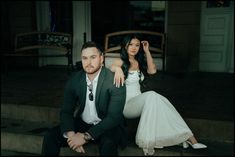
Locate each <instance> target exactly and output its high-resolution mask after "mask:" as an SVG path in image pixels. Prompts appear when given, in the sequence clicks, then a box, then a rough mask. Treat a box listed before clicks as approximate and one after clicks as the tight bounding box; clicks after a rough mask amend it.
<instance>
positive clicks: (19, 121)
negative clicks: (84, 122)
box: [1, 104, 234, 156]
mask: <svg viewBox="0 0 235 157" xmlns="http://www.w3.org/2000/svg"><path fill="white" fill-rule="evenodd" d="M185 121H186V123H187V124H188V125H189V127H190V128H191V129H192V131H193V133H194V134H195V136H196V137H197V139H198V140H199V141H202V142H204V143H205V144H206V145H208V147H209V148H210V146H209V143H214V142H215V143H223V144H222V145H223V147H224V145H225V144H227V145H228V147H229V148H230V145H232V146H233V141H234V134H233V132H234V123H233V122H230V121H213V120H205V119H190V118H186V119H185ZM58 123H59V108H52V107H45V106H44V107H40V106H27V105H16V104H1V150H2V151H3V152H4V151H5V152H6V151H8V152H9V151H12V152H19V153H26V154H28V153H29V154H35V155H39V154H40V153H41V145H42V140H43V134H44V132H45V131H46V130H47V129H48V128H49V127H53V126H55V125H56V124H58ZM136 123H137V121H136V120H130V121H128V125H130V127H131V128H135V127H136V126H135V125H136ZM133 135H134V134H133ZM133 137H134V136H133ZM215 148H216V146H213V147H211V148H210V149H211V151H209V152H207V151H205V150H200V151H199V150H197V151H195V150H192V149H187V150H185V149H183V148H182V147H179V146H173V147H166V148H164V149H158V150H157V152H156V153H155V155H157V156H159V155H161V156H182V155H188V156H194V155H195V156H196V155H205V154H208V153H213V152H216V151H218V150H214V149H215ZM226 148H227V147H226ZM229 148H227V149H228V151H226V152H227V153H231V154H233V152H231V151H232V150H233V149H229ZM85 149H86V150H88V152H87V153H86V154H85V156H87V155H88V156H93V155H95V156H97V155H98V148H97V146H96V145H94V144H88V145H86V146H85ZM226 152H219V153H221V154H222V155H223V154H225V153H226ZM13 154H14V153H13ZM60 155H61V156H84V154H80V153H77V152H74V151H72V150H70V149H69V148H62V149H61V153H60ZM119 155H120V156H143V152H142V150H141V149H140V148H138V147H137V146H136V145H135V143H134V140H133V141H132V142H131V143H130V144H129V145H128V147H127V148H126V149H124V150H119Z"/></svg>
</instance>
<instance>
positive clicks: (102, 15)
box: [91, 1, 165, 46]
mask: <svg viewBox="0 0 235 157" xmlns="http://www.w3.org/2000/svg"><path fill="white" fill-rule="evenodd" d="M156 7H157V8H156ZM164 23H165V8H160V9H159V8H158V6H156V5H155V6H153V3H152V1H91V34H92V36H91V38H92V40H93V41H95V42H97V43H99V44H101V45H102V46H104V38H105V34H107V33H111V32H115V31H123V30H148V31H157V32H162V33H164V31H165V28H164V27H165V26H164Z"/></svg>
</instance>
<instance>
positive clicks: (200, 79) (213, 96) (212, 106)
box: [1, 67, 234, 121]
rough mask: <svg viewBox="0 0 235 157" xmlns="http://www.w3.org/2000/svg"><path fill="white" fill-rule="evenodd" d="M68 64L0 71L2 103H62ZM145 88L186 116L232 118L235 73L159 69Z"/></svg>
mask: <svg viewBox="0 0 235 157" xmlns="http://www.w3.org/2000/svg"><path fill="white" fill-rule="evenodd" d="M70 76H71V74H70V75H68V73H67V71H66V68H63V67H46V68H40V69H27V70H22V69H15V70H11V71H9V72H8V73H7V74H5V73H2V75H1V103H16V104H24V105H41V106H42V105H45V106H54V107H60V105H61V103H62V100H63V91H64V85H65V83H66V80H67V79H68V78H69V77H70ZM145 85H146V86H145V89H144V90H149V89H153V90H155V91H156V92H158V93H160V94H162V95H164V96H165V97H167V98H168V99H169V100H170V102H171V103H172V104H173V105H174V106H175V107H176V109H177V110H178V111H179V112H180V114H181V115H182V116H183V117H188V118H202V119H212V120H228V121H233V114H234V111H233V110H234V105H233V104H234V97H233V95H234V76H233V74H228V73H203V72H201V73H199V72H195V73H187V74H171V73H161V72H159V73H157V74H156V75H155V76H153V77H151V78H149V79H148V81H147V82H146V84H145Z"/></svg>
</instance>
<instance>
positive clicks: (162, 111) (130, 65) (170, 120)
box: [110, 35, 207, 155]
mask: <svg viewBox="0 0 235 157" xmlns="http://www.w3.org/2000/svg"><path fill="white" fill-rule="evenodd" d="M120 56H121V58H118V59H115V60H114V62H113V64H112V65H111V67H110V69H111V71H113V72H115V76H114V83H116V86H117V87H119V86H120V84H122V85H123V83H124V81H125V84H126V90H127V96H126V104H125V107H124V111H123V114H124V116H125V117H126V118H137V117H140V121H139V124H138V128H137V132H136V144H137V145H138V146H139V147H141V148H142V149H143V151H144V154H145V155H153V154H154V152H155V151H154V148H163V147H165V146H172V145H178V144H181V143H183V147H184V148H187V147H188V146H189V145H191V146H192V148H194V149H201V148H206V147H207V146H206V145H204V144H201V143H198V142H197V140H196V139H195V137H194V135H193V133H192V131H191V130H190V129H189V127H188V126H187V124H186V123H185V121H184V120H183V119H182V117H181V116H180V114H179V113H178V112H177V110H176V109H175V108H174V106H173V105H172V104H171V103H170V102H169V101H168V99H167V98H165V97H163V96H162V95H160V94H158V93H156V92H155V91H148V92H144V93H141V91H140V86H141V82H142V81H143V79H144V74H145V75H146V74H149V75H151V74H155V73H156V72H157V68H156V65H155V64H154V63H153V58H152V56H151V53H150V51H149V43H148V41H141V40H140V37H138V36H137V35H131V36H127V37H125V38H124V40H123V43H122V45H121V54H120Z"/></svg>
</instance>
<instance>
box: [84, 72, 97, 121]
mask: <svg viewBox="0 0 235 157" xmlns="http://www.w3.org/2000/svg"><path fill="white" fill-rule="evenodd" d="M100 71H101V70H100ZM100 71H99V73H98V74H97V75H96V77H95V78H94V80H93V81H92V82H91V81H90V80H89V78H88V76H87V75H86V82H87V94H86V104H85V108H84V111H83V113H82V115H81V117H82V120H83V121H84V122H86V123H88V124H94V125H95V124H98V123H99V122H100V121H101V119H100V118H99V117H98V115H97V111H96V106H95V94H96V88H97V83H98V78H99V75H100ZM91 84H92V87H93V89H92V93H93V98H94V99H93V101H90V100H89V94H90V91H89V87H88V86H89V85H91Z"/></svg>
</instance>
